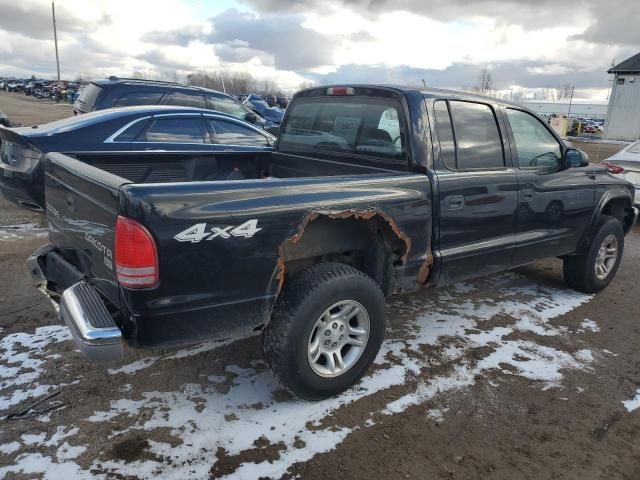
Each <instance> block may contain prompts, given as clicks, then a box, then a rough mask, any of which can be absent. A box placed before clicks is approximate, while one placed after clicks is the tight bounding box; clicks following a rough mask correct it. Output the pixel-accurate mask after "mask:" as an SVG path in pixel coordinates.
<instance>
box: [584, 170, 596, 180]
mask: <svg viewBox="0 0 640 480" xmlns="http://www.w3.org/2000/svg"><path fill="white" fill-rule="evenodd" d="M585 173H586V175H587V177H589V178H591V179H594V180H595V178H596V172H595V171H594V170H587V171H586V172H585Z"/></svg>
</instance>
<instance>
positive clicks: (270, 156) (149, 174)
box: [71, 152, 395, 184]
mask: <svg viewBox="0 0 640 480" xmlns="http://www.w3.org/2000/svg"><path fill="white" fill-rule="evenodd" d="M71 157H73V158H75V159H77V160H80V161H81V162H83V163H86V164H88V165H92V166H94V167H96V168H98V169H100V170H103V171H106V172H109V173H111V174H113V175H116V176H118V177H121V178H123V179H125V180H128V181H130V182H132V183H138V184H140V183H168V182H196V181H225V180H252V179H253V180H255V179H278V178H299V177H316V176H335V175H350V174H354V175H362V174H369V173H381V172H385V171H388V170H386V169H382V168H379V166H378V167H374V166H370V165H365V164H363V165H358V164H354V163H344V162H339V161H335V160H322V159H318V158H307V157H302V156H295V155H285V154H279V153H271V152H266V153H251V152H247V153H244V152H225V153H208V152H90V153H76V154H73V155H71ZM390 166H391V167H394V166H395V165H393V164H392V165H390Z"/></svg>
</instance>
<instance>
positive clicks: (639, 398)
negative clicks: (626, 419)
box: [622, 388, 640, 412]
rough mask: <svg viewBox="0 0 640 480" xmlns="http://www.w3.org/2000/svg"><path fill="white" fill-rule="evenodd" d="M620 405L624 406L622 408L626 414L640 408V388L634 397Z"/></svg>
mask: <svg viewBox="0 0 640 480" xmlns="http://www.w3.org/2000/svg"><path fill="white" fill-rule="evenodd" d="M622 404H623V405H624V408H626V409H627V412H633V411H634V410H637V409H638V408H640V388H639V389H638V391H637V392H636V396H635V397H633V398H632V399H631V400H624V401H623V402H622Z"/></svg>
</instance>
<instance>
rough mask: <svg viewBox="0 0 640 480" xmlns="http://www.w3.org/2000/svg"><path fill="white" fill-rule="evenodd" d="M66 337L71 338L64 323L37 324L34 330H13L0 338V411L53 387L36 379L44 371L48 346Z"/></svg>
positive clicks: (45, 392)
mask: <svg viewBox="0 0 640 480" xmlns="http://www.w3.org/2000/svg"><path fill="white" fill-rule="evenodd" d="M67 340H71V333H70V332H69V329H68V328H67V327H66V326H63V325H50V326H46V327H39V328H36V330H35V332H34V333H22V332H20V333H13V334H10V335H7V336H6V337H4V338H2V339H0V411H2V410H6V409H7V408H9V407H11V406H13V405H17V404H19V403H21V402H23V401H25V400H27V399H29V398H35V397H39V396H41V395H45V394H47V393H48V392H49V390H51V389H52V388H54V386H53V385H42V384H38V383H37V380H38V379H39V378H40V376H41V375H42V374H43V373H44V366H45V364H46V358H47V357H48V356H49V352H48V348H49V347H50V346H51V345H52V344H55V343H60V342H64V341H67ZM16 385H19V386H20V388H15V386H16ZM9 390H12V391H10V392H9Z"/></svg>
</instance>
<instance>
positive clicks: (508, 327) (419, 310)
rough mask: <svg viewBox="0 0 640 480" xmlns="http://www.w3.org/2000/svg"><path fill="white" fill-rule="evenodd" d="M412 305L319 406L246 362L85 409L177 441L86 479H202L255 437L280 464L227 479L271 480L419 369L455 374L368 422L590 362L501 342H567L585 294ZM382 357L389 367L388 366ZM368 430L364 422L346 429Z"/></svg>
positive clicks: (471, 294) (421, 385)
mask: <svg viewBox="0 0 640 480" xmlns="http://www.w3.org/2000/svg"><path fill="white" fill-rule="evenodd" d="M421 298H423V300H419V299H417V298H415V297H414V298H411V299H408V300H397V301H395V302H393V303H392V304H391V307H390V310H391V311H392V312H393V311H395V314H396V316H399V317H405V318H406V322H405V327H406V328H407V329H408V330H409V331H410V335H409V338H408V339H405V338H402V339H399V338H391V339H389V340H387V341H385V342H384V344H383V346H382V349H381V351H380V354H379V355H378V357H377V358H376V364H378V365H383V364H384V368H377V369H373V373H371V374H369V375H367V376H366V377H365V378H363V379H362V381H361V382H360V383H359V384H358V385H356V386H355V387H354V388H352V389H350V390H349V391H347V392H345V393H343V394H341V395H339V396H336V397H334V398H330V399H327V400H324V401H321V402H304V401H300V400H297V399H290V400H287V399H285V400H283V399H282V396H281V395H279V392H280V390H281V389H282V387H281V386H280V385H279V384H278V383H277V381H276V380H275V379H274V377H273V376H272V374H271V373H270V372H269V371H268V370H266V368H265V367H264V364H263V362H260V361H254V362H251V367H250V368H241V367H238V366H235V365H229V366H227V368H226V369H225V370H226V372H227V373H230V374H233V378H232V379H231V380H229V383H230V386H229V391H227V392H224V393H223V392H220V390H219V384H220V383H222V382H226V381H228V378H227V377H224V376H220V375H208V374H207V373H206V372H203V373H202V374H201V376H203V377H206V378H207V380H208V382H203V384H201V383H185V384H183V385H181V386H180V388H178V389H177V390H176V391H153V392H144V393H142V394H140V395H136V396H135V397H133V398H126V397H124V398H120V399H116V400H112V401H111V402H110V405H109V408H108V409H106V410H105V411H96V412H94V413H93V414H92V415H91V416H90V417H89V418H87V419H86V420H88V421H90V422H110V421H112V420H113V419H115V418H116V417H120V418H119V419H120V420H124V421H127V422H128V425H129V426H128V428H126V429H125V430H117V431H113V432H112V434H111V435H110V438H122V437H125V436H127V435H129V434H132V433H135V434H138V433H139V432H152V431H154V430H156V429H160V428H162V429H168V431H169V433H170V434H171V436H172V437H174V439H175V440H177V441H175V442H172V443H173V444H174V445H176V446H171V444H169V443H164V442H158V441H152V440H150V441H149V453H150V454H151V455H149V456H148V457H145V459H143V460H138V461H133V462H129V463H125V462H123V461H118V460H109V461H102V459H100V458H98V459H96V460H95V461H94V465H93V466H92V467H91V468H93V469H95V468H97V464H100V465H101V467H100V469H98V470H99V471H104V472H105V473H107V475H111V476H117V475H120V476H127V475H131V476H137V477H139V478H144V479H146V478H157V477H162V478H165V479H180V480H183V479H184V480H187V479H199V478H207V477H208V476H209V475H210V473H209V472H210V470H211V468H212V466H213V464H215V461H216V458H215V452H216V451H217V449H218V448H219V447H221V448H223V449H225V451H226V454H227V455H229V456H233V455H238V454H240V453H242V452H243V451H245V450H247V449H253V448H255V447H254V442H255V441H256V440H257V439H258V438H260V437H265V438H266V439H267V440H268V441H269V442H271V443H272V444H277V443H279V442H282V444H284V446H285V447H286V450H284V451H282V452H281V453H280V458H279V459H278V460H276V461H274V462H273V463H269V462H262V463H260V464H254V463H245V464H242V465H240V466H239V467H238V469H236V471H234V472H233V473H232V474H230V475H229V477H228V478H234V479H236V478H238V479H243V478H247V479H248V478H252V479H253V478H256V477H258V476H271V477H275V478H278V477H280V476H282V475H283V474H284V473H285V472H286V471H287V469H288V468H289V467H290V466H291V465H292V464H293V463H295V462H303V461H306V460H308V459H310V458H311V457H313V456H314V455H315V454H317V453H321V452H326V451H328V450H331V449H334V448H336V446H337V445H338V444H339V443H340V442H342V441H343V440H344V439H345V438H346V437H347V436H348V435H349V433H351V432H352V431H353V429H351V428H341V427H340V425H337V426H336V425H335V421H334V420H333V419H332V418H331V417H332V415H333V414H334V413H335V412H336V410H338V409H340V408H345V407H348V406H349V405H350V404H352V403H353V402H355V401H357V400H359V399H361V398H364V397H368V396H371V395H373V394H376V393H378V392H381V391H383V390H385V389H388V388H389V387H393V386H396V385H401V384H405V382H406V380H407V378H410V377H414V376H416V375H418V374H420V373H421V372H422V371H423V369H425V368H430V366H431V365H432V363H430V362H429V360H432V361H433V362H436V361H438V362H440V363H443V362H455V366H454V367H453V368H452V371H451V372H450V373H448V374H446V375H443V376H439V377H432V378H429V379H420V380H419V381H418V382H417V386H416V387H415V389H414V391H410V392H409V393H407V394H406V395H404V396H402V397H400V398H396V399H393V400H392V401H390V402H388V403H387V405H385V406H384V408H383V409H382V410H381V411H378V412H371V414H372V415H375V414H394V413H398V412H402V411H404V410H406V409H407V408H408V407H410V406H411V405H419V404H422V403H424V402H425V401H427V400H430V399H433V398H434V397H438V396H444V399H446V396H447V395H448V394H450V393H451V392H454V391H456V390H460V389H464V388H466V387H468V386H470V385H472V384H473V383H474V382H475V381H476V380H477V378H479V377H482V376H484V375H487V374H489V373H491V372H495V371H500V372H505V373H508V374H509V375H517V376H521V377H524V378H527V379H531V380H534V381H536V382H538V383H539V387H540V388H554V387H557V386H559V385H560V382H561V380H562V371H563V370H565V369H578V368H585V366H586V365H588V363H590V362H591V361H592V360H593V356H592V355H591V352H590V351H589V350H580V351H578V352H576V353H575V354H573V355H572V354H570V353H567V352H565V351H562V350H558V349H554V348H551V347H548V346H543V345H539V344H537V343H535V341H532V340H522V339H520V338H519V337H517V336H511V335H512V334H513V333H514V332H530V333H533V334H535V335H543V336H551V335H566V334H568V330H567V329H566V328H565V327H561V326H555V325H552V324H551V323H549V321H550V320H551V319H553V318H555V317H557V316H559V315H562V314H565V313H567V312H569V311H571V310H573V309H574V308H576V307H578V306H579V305H581V304H583V303H584V302H586V301H588V300H589V299H590V298H592V297H591V296H589V295H584V294H580V293H577V292H574V291H570V290H560V289H554V288H549V287H544V286H537V285H532V284H530V283H529V282H528V281H527V280H526V279H525V278H524V277H522V276H520V275H517V274H515V273H507V274H502V275H499V276H495V277H490V278H489V279H485V280H482V281H479V282H475V283H473V284H458V285H456V286H453V287H451V288H448V289H443V290H436V291H434V292H432V294H431V295H430V296H428V297H427V296H423V297H421ZM497 318H500V319H503V318H504V319H505V321H501V322H500V324H499V325H496V324H494V323H493V322H494V321H495V320H496V319H497ZM443 337H446V340H443ZM451 338H454V339H455V341H453V342H452V341H451ZM220 346H221V344H220V343H215V342H209V343H206V344H202V345H199V346H197V347H193V348H190V349H184V350H180V351H178V352H176V353H174V354H171V355H170V356H164V357H147V358H145V359H142V360H138V361H137V362H133V363H131V364H129V365H126V366H123V367H120V368H119V369H112V370H110V371H109V373H111V374H126V375H131V376H133V379H132V380H131V381H132V383H133V382H135V376H136V375H144V373H140V372H141V371H142V370H144V369H146V368H148V367H149V366H151V365H153V364H155V363H156V362H157V361H158V360H176V359H181V358H184V357H187V356H192V355H197V354H199V353H202V352H206V351H209V350H212V349H215V348H218V347H220ZM425 346H442V347H444V356H443V357H442V358H438V359H437V360H436V359H429V358H427V357H426V356H425V355H421V354H420V353H418V352H420V351H421V349H423V348H424V347H425ZM476 348H477V349H482V356H481V358H480V359H479V360H477V361H473V362H472V361H470V360H468V359H467V354H468V352H469V351H470V350H471V349H476ZM256 355H257V354H256ZM388 358H394V359H397V361H395V362H392V363H391V364H390V365H389V362H388V360H387V359H388ZM158 373H159V374H161V373H162V372H158ZM203 380H204V378H203ZM120 393H121V394H126V393H129V390H128V389H122V390H121V391H120ZM639 396H640V393H639ZM638 401H639V402H640V399H639V400H638ZM439 403H442V402H439ZM445 412H446V408H441V409H432V410H430V411H429V412H428V413H427V415H428V416H429V418H432V419H434V420H436V421H438V419H440V421H442V419H443V418H444V413H445ZM372 423H373V422H372V421H367V422H365V423H363V424H362V425H361V426H356V427H355V429H358V428H364V427H366V426H368V425H370V424H372ZM309 425H311V428H309ZM70 431H71V430H63V431H62V432H61V433H60V435H58V437H56V440H57V441H58V444H59V442H60V441H61V440H62V435H65V434H68V433H69V432H70ZM65 438H66V437H65ZM300 441H303V442H305V444H306V446H305V447H304V448H296V447H295V445H296V444H298V445H300ZM74 448H75V449H77V450H74ZM82 448H84V446H77V447H72V446H70V445H69V444H68V443H67V442H66V441H65V442H64V444H63V445H62V446H60V447H59V448H58V450H57V453H56V457H55V458H57V459H58V460H59V461H61V462H63V463H57V462H55V461H54V459H52V458H48V457H43V456H42V455H40V454H25V455H19V456H18V458H17V459H16V463H15V465H14V466H12V467H7V468H11V470H5V472H9V471H11V472H24V473H25V474H26V473H35V472H42V473H44V475H45V478H65V479H76V478H85V477H86V476H87V474H88V471H85V470H82V469H80V468H79V467H78V466H77V465H76V464H75V463H74V461H73V459H74V458H76V457H77V456H78V455H80V454H81V453H82V452H83V451H84V450H81V449H82ZM56 469H57V470H56ZM63 469H64V470H63ZM1 473H2V470H1V469H0V474H1ZM53 473H56V474H57V475H58V476H57V477H55V476H54V475H53Z"/></svg>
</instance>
